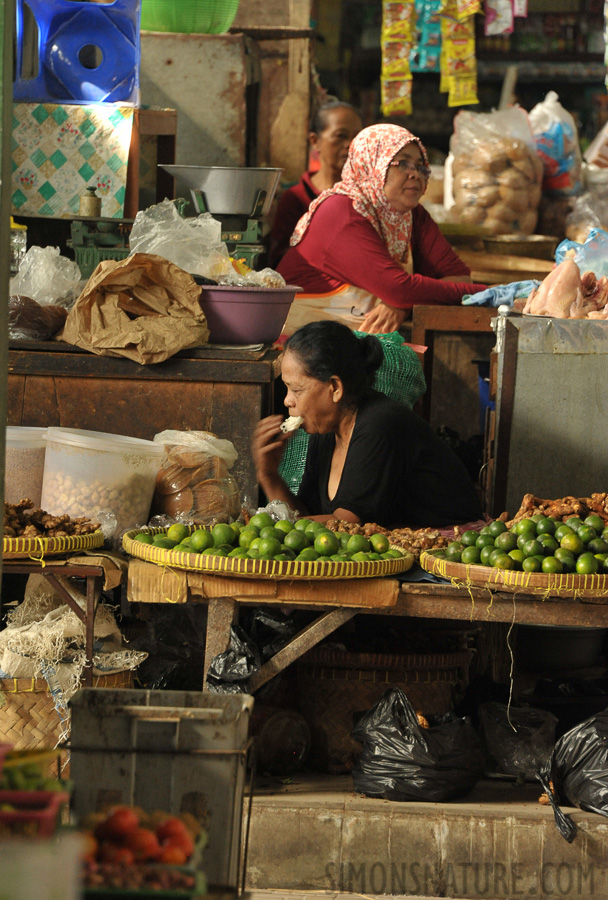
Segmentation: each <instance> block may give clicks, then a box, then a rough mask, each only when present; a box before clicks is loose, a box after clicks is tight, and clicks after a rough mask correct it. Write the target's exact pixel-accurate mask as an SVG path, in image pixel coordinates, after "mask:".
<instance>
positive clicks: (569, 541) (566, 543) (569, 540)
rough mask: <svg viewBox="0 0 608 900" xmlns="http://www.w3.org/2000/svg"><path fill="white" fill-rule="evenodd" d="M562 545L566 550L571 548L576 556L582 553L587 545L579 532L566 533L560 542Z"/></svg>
mask: <svg viewBox="0 0 608 900" xmlns="http://www.w3.org/2000/svg"><path fill="white" fill-rule="evenodd" d="M559 545H560V547H563V548H564V550H570V551H571V552H572V553H573V554H574V555H575V556H578V554H579V553H582V552H583V550H584V548H585V545H584V543H583V541H582V539H581V538H580V537H579V536H578V534H565V535H564V536H563V538H562V539H561V541H560V542H559Z"/></svg>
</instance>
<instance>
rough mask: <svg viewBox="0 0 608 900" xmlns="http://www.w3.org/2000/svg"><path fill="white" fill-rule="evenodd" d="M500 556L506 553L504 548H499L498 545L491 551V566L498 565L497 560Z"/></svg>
mask: <svg viewBox="0 0 608 900" xmlns="http://www.w3.org/2000/svg"><path fill="white" fill-rule="evenodd" d="M499 556H506V553H505V551H504V550H499V549H498V547H495V548H494V550H492V552H491V553H490V557H489V564H490V565H491V566H494V565H496V560H497V559H498V557H499Z"/></svg>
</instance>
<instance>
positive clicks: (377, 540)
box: [369, 534, 390, 553]
mask: <svg viewBox="0 0 608 900" xmlns="http://www.w3.org/2000/svg"><path fill="white" fill-rule="evenodd" d="M369 542H370V544H371V545H372V547H373V549H374V551H375V552H376V553H386V551H387V550H388V549H389V548H390V544H389V541H388V538H387V536H386V535H385V534H371V535H370V537H369Z"/></svg>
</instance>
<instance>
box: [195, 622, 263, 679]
mask: <svg viewBox="0 0 608 900" xmlns="http://www.w3.org/2000/svg"><path fill="white" fill-rule="evenodd" d="M261 667H262V661H261V659H260V652H259V650H258V648H257V646H256V645H255V644H254V642H253V641H252V640H251V638H250V637H249V636H248V635H247V634H246V632H245V631H243V629H242V628H239V626H238V625H232V626H231V628H230V647H229V649H228V650H225V651H224V652H223V653H218V655H217V656H214V657H213V659H212V660H211V665H210V666H209V671H208V672H207V690H208V691H210V692H211V693H222V694H236V693H238V694H248V693H249V678H250V677H251V676H252V675H253V673H254V672H259V670H260V669H261Z"/></svg>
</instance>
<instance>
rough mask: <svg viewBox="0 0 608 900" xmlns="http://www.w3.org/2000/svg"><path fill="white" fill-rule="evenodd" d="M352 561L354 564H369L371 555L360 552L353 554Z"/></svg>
mask: <svg viewBox="0 0 608 900" xmlns="http://www.w3.org/2000/svg"><path fill="white" fill-rule="evenodd" d="M351 559H352V561H353V562H369V553H365V552H364V551H363V550H360V551H359V552H358V553H353V555H352V556H351Z"/></svg>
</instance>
